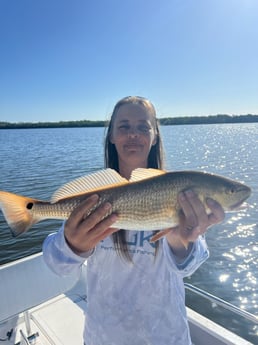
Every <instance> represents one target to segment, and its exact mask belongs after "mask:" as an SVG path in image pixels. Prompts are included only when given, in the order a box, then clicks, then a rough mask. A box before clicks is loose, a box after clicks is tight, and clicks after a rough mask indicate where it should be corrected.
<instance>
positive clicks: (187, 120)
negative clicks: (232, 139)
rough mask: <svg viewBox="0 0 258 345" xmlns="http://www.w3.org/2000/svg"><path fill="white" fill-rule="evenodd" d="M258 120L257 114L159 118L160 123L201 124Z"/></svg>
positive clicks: (164, 124)
mask: <svg viewBox="0 0 258 345" xmlns="http://www.w3.org/2000/svg"><path fill="white" fill-rule="evenodd" d="M252 122H258V115H252V114H248V115H224V114H219V115H210V116H183V117H166V118H162V119H160V124H161V125H163V126H168V125H201V124H216V123H220V124H223V123H252Z"/></svg>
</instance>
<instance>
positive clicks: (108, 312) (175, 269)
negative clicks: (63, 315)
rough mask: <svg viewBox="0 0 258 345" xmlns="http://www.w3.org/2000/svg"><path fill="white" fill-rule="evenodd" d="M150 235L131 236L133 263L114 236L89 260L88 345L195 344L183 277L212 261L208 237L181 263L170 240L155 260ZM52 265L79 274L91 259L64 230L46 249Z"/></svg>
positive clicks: (48, 241)
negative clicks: (116, 246) (71, 243)
mask: <svg viewBox="0 0 258 345" xmlns="http://www.w3.org/2000/svg"><path fill="white" fill-rule="evenodd" d="M151 236H152V235H151V233H150V232H138V231H128V243H127V244H128V246H129V252H130V254H131V256H132V260H133V263H130V262H126V261H125V260H123V259H121V258H120V257H119V256H118V255H117V253H116V251H115V249H114V245H113V240H112V237H109V238H107V239H105V240H104V241H102V242H100V243H99V245H98V246H97V247H96V249H95V251H94V253H92V254H91V255H90V256H89V257H88V258H87V282H86V283H87V284H86V289H87V303H88V305H87V311H86V317H85V330H84V342H85V344H86V345H190V344H191V339H190V334H189V327H188V322H187V316H186V308H185V290H184V284H183V278H184V277H185V276H189V275H191V274H192V273H193V272H194V271H195V270H196V269H197V268H198V267H199V266H200V265H201V263H202V262H204V261H205V260H206V259H207V258H208V255H209V254H208V250H207V246H206V242H205V240H204V238H202V237H200V238H199V239H198V240H197V241H196V242H195V243H194V245H193V247H192V250H191V253H190V254H189V256H188V257H187V258H186V259H185V260H184V262H181V263H180V264H178V263H177V261H176V258H175V257H174V255H173V253H172V251H171V248H170V247H169V244H168V242H167V240H166V239H163V240H161V245H160V248H159V251H158V254H157V256H156V257H154V251H155V248H154V245H153V244H152V243H150V242H149V239H150V237H151ZM43 255H44V259H45V261H46V263H47V264H48V266H49V267H50V268H51V269H52V270H53V271H54V272H56V273H57V274H59V275H67V274H69V273H70V272H74V271H76V270H77V271H78V274H79V272H80V266H81V265H82V264H83V262H84V261H85V260H86V258H85V257H83V256H78V255H76V254H75V253H74V252H72V250H71V249H70V248H69V246H68V245H67V243H66V241H65V238H64V232H63V227H62V228H61V229H60V231H59V232H58V233H54V234H51V235H49V236H48V237H47V238H46V240H45V242H44V245H43Z"/></svg>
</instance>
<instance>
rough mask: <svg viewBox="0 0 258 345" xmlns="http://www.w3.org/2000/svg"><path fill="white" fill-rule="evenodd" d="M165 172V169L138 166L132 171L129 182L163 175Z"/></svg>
mask: <svg viewBox="0 0 258 345" xmlns="http://www.w3.org/2000/svg"><path fill="white" fill-rule="evenodd" d="M166 173H167V172H166V171H165V170H160V169H144V168H138V169H135V170H133V171H132V174H131V177H130V180H129V181H130V182H136V181H141V180H146V179H148V178H151V177H154V176H159V175H164V174H166Z"/></svg>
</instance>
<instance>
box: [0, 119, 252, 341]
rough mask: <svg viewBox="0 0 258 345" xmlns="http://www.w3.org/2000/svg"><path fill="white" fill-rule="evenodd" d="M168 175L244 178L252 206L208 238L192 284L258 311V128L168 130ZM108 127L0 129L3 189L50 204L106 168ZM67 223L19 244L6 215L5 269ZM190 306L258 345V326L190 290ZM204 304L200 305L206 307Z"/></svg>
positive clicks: (0, 253)
mask: <svg viewBox="0 0 258 345" xmlns="http://www.w3.org/2000/svg"><path fill="white" fill-rule="evenodd" d="M161 132H162V135H163V139H164V146H165V152H166V162H167V169H168V170H205V171H208V172H213V173H217V174H221V175H225V176H227V177H231V178H234V179H237V180H239V181H244V182H245V183H246V184H247V185H249V186H250V187H251V188H252V195H251V197H250V198H249V200H248V203H249V207H248V208H247V209H244V210H240V211H239V212H237V213H230V214H227V215H226V218H225V221H224V222H223V224H219V225H216V226H213V227H212V228H211V229H210V230H209V231H208V233H207V242H208V245H209V250H210V258H209V260H207V261H206V262H205V263H204V264H203V265H202V266H201V267H200V269H198V270H197V271H196V272H195V273H194V275H193V276H192V277H190V278H187V279H186V281H187V282H190V283H193V284H195V285H196V286H198V287H200V288H202V289H204V290H206V291H208V292H210V293H212V294H215V295H217V296H218V297H220V298H223V299H225V300H226V301H228V302H231V303H232V304H234V305H236V306H239V307H241V308H243V309H245V310H247V311H249V312H251V313H253V314H256V315H257V314H258V287H257V272H258V255H257V254H258V206H257V204H258V164H257V162H258V124H240V125H212V126H210V125H203V126H168V127H162V128H161ZM103 139H104V130H103V128H73V129H68V128H67V129H34V130H1V131H0V147H1V150H0V160H1V162H4V164H1V168H0V176H1V178H0V189H1V190H7V191H10V192H14V193H17V194H22V195H27V196H31V197H35V198H39V199H46V200H49V199H50V197H51V195H52V193H53V192H54V191H55V190H56V189H57V188H59V187H60V186H61V185H62V184H64V183H66V182H68V181H70V180H72V179H74V178H76V177H78V176H82V175H85V174H87V173H89V172H92V171H96V170H99V169H101V168H103ZM60 223H61V222H60V221H53V220H51V221H50V220H49V221H45V222H44V223H40V224H37V225H35V226H34V227H33V228H32V229H31V230H30V231H29V232H28V233H26V234H24V235H22V236H21V237H19V238H16V239H13V238H12V237H11V236H10V232H9V230H8V227H7V225H6V223H5V221H4V219H3V216H2V214H1V215H0V264H3V263H5V262H8V261H11V260H14V259H17V258H20V257H23V256H27V255H29V254H32V253H36V252H38V251H40V250H41V245H42V242H43V240H44V238H45V237H46V236H47V234H49V233H51V232H53V231H56V230H57V229H58V227H59V225H60ZM187 303H189V304H190V305H191V306H192V307H193V308H194V309H197V310H199V311H200V309H201V310H203V312H204V313H206V314H208V315H209V316H211V315H212V317H213V318H214V319H216V321H218V322H220V323H221V324H223V325H224V326H226V327H229V328H230V329H233V330H234V331H236V332H238V333H239V334H242V335H244V336H245V337H246V338H248V339H249V340H250V341H252V342H255V341H257V336H258V327H257V326H255V325H250V323H248V322H246V321H244V320H242V319H241V318H240V319H236V318H235V317H233V316H232V315H230V314H229V312H225V311H224V310H223V309H222V308H220V307H217V306H215V305H212V304H211V305H209V302H205V301H201V300H199V298H196V296H195V297H193V296H191V294H190V293H187ZM200 306H201V308H200Z"/></svg>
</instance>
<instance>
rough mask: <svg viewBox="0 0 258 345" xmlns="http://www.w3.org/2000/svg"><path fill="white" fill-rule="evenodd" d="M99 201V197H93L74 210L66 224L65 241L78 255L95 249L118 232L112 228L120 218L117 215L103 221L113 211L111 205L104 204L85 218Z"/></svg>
mask: <svg viewBox="0 0 258 345" xmlns="http://www.w3.org/2000/svg"><path fill="white" fill-rule="evenodd" d="M98 200H99V197H98V195H96V194H94V195H91V196H90V197H89V198H87V199H86V200H85V201H84V202H82V203H81V204H80V205H79V206H78V207H77V208H76V209H75V210H73V212H72V213H71V215H70V217H69V218H68V219H67V221H66V223H65V227H64V235H65V239H66V241H67V243H68V245H69V247H70V248H71V249H72V250H73V252H75V253H76V254H78V255H80V254H82V253H85V252H87V251H90V250H92V249H94V248H95V246H96V245H97V244H98V243H99V242H100V241H101V240H103V239H104V238H106V237H107V236H110V235H111V234H112V233H113V232H115V231H117V230H118V229H116V228H111V225H112V224H113V223H114V222H115V221H116V220H117V218H118V216H117V215H116V214H114V213H113V214H111V215H110V216H108V217H106V218H105V219H103V217H105V216H106V214H107V213H109V212H110V210H111V209H112V206H111V204H110V203H104V204H103V205H101V206H99V207H98V208H97V209H96V210H95V211H94V212H92V213H91V214H90V215H89V216H87V217H86V218H85V215H86V214H88V212H89V211H90V210H91V209H92V207H94V205H96V204H97V203H98Z"/></svg>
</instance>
